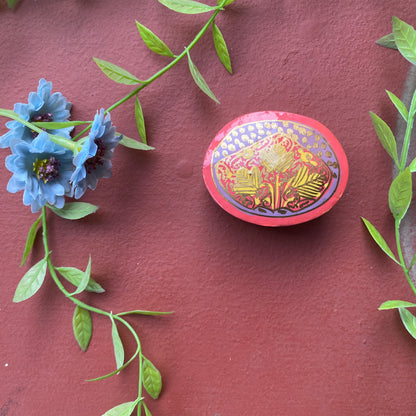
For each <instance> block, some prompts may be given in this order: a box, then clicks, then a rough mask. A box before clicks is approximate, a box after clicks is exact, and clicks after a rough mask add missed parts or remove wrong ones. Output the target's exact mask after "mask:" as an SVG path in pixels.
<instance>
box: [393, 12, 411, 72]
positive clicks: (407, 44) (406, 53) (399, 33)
mask: <svg viewBox="0 0 416 416" xmlns="http://www.w3.org/2000/svg"><path fill="white" fill-rule="evenodd" d="M393 34H394V40H395V42H396V46H397V48H398V49H399V51H400V53H401V54H402V55H403V57H404V58H406V59H407V60H408V61H409V62H411V63H412V64H413V65H416V31H415V29H414V28H413V27H412V26H410V25H408V24H407V23H405V22H403V21H402V20H400V19H399V18H398V17H396V16H394V17H393Z"/></svg>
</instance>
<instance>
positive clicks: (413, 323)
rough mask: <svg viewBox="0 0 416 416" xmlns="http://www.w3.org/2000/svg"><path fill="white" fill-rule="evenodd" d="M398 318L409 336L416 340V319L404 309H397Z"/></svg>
mask: <svg viewBox="0 0 416 416" xmlns="http://www.w3.org/2000/svg"><path fill="white" fill-rule="evenodd" d="M399 313H400V318H401V319H402V322H403V325H404V326H405V328H406V329H407V331H408V332H409V334H410V335H411V336H412V337H413V338H415V339H416V317H415V316H414V315H413V314H412V313H411V312H409V311H408V310H407V309H406V308H399Z"/></svg>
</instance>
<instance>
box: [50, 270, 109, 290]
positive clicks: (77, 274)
mask: <svg viewBox="0 0 416 416" xmlns="http://www.w3.org/2000/svg"><path fill="white" fill-rule="evenodd" d="M55 270H56V271H58V272H59V273H60V274H61V275H62V276H63V277H64V278H65V279H66V280H68V282H70V283H72V284H73V285H74V286H76V287H79V286H80V283H81V280H82V279H83V277H84V275H85V272H83V271H82V270H79V269H76V268H75V267H55ZM85 290H86V291H88V292H95V293H103V292H105V290H104V289H103V288H102V286H101V285H100V284H99V283H97V282H96V281H95V280H94V279H92V278H91V277H90V278H89V281H88V284H87V286H86V287H85Z"/></svg>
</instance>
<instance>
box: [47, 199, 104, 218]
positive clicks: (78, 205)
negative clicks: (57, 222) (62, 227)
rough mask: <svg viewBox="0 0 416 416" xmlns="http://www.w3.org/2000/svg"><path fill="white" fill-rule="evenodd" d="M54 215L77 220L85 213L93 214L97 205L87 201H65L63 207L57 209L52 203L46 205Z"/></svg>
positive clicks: (84, 215) (85, 214)
mask: <svg viewBox="0 0 416 416" xmlns="http://www.w3.org/2000/svg"><path fill="white" fill-rule="evenodd" d="M48 208H50V209H51V211H53V212H54V213H55V214H56V215H58V216H60V217H61V218H65V219H67V220H79V219H81V218H84V217H86V216H87V215H90V214H93V213H94V212H96V211H97V209H98V207H97V206H95V205H92V204H88V203H87V202H67V203H66V204H65V205H64V207H63V208H61V209H59V208H56V207H54V206H52V205H48Z"/></svg>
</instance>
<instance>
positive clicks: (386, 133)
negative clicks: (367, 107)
mask: <svg viewBox="0 0 416 416" xmlns="http://www.w3.org/2000/svg"><path fill="white" fill-rule="evenodd" d="M370 115H371V119H372V120H373V125H374V128H375V130H376V133H377V136H378V138H379V139H380V141H381V144H382V145H383V147H384V149H385V150H386V152H387V153H388V154H389V155H390V157H391V158H392V159H393V160H394V161H395V162H396V164H397V165H398V163H399V162H398V159H397V146H396V139H395V138H394V135H393V133H392V131H391V129H390V127H389V126H388V125H387V124H386V122H385V121H383V120H382V119H381V118H380V117H379V116H378V115H377V114H374V113H372V112H371V111H370Z"/></svg>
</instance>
